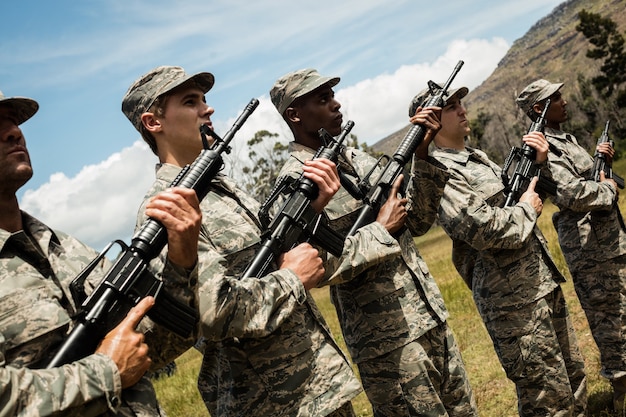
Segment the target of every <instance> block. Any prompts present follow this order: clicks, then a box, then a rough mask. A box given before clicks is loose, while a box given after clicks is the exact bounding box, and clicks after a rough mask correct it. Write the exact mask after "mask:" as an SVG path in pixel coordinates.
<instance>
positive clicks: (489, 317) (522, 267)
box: [432, 147, 586, 416]
mask: <svg viewBox="0 0 626 417" xmlns="http://www.w3.org/2000/svg"><path fill="white" fill-rule="evenodd" d="M432 156H433V157H435V158H436V159H438V160H439V161H440V162H441V163H443V164H444V165H446V166H447V167H448V170H449V173H450V179H449V180H448V182H447V184H446V187H445V190H444V194H443V197H442V199H441V206H440V209H439V220H440V223H441V225H442V227H443V228H444V229H445V230H446V232H447V233H448V235H449V236H450V237H451V238H452V239H453V242H454V246H453V254H452V259H453V262H454V264H455V266H456V268H457V271H458V272H459V274H461V275H462V276H463V279H464V280H465V282H466V283H467V284H468V285H469V286H470V289H471V290H472V293H473V297H474V301H475V303H476V306H477V308H478V311H479V313H480V315H481V317H482V319H483V321H484V322H485V325H486V327H487V330H488V331H489V334H490V336H491V338H492V340H493V341H494V346H495V347H496V351H497V352H498V355H499V358H500V362H501V363H502V366H503V367H504V368H505V371H506V372H507V376H509V378H511V380H513V382H515V384H516V387H517V396H518V406H519V412H520V415H522V416H536V415H546V414H548V415H572V414H571V413H574V415H584V412H585V407H586V380H585V378H584V363H583V361H582V357H581V356H580V352H579V350H578V347H577V344H576V342H575V335H574V333H573V331H572V329H571V326H570V325H567V324H563V323H564V322H565V323H567V322H568V320H569V318H568V313H567V308H566V306H565V304H564V301H563V305H562V308H561V307H560V308H559V309H556V308H552V307H553V303H551V302H550V301H549V297H552V296H553V293H554V292H555V291H557V290H558V289H559V284H558V283H559V282H563V281H564V280H565V278H564V277H563V275H562V274H561V273H560V272H559V271H558V269H557V268H556V266H555V265H554V262H553V260H552V258H551V256H550V254H549V252H548V249H547V245H546V240H545V238H544V237H543V235H542V234H541V232H540V231H539V228H538V227H537V226H536V221H537V214H536V212H535V210H534V209H533V208H532V207H531V206H530V204H528V203H518V204H516V205H515V206H513V207H505V208H501V207H502V206H503V204H504V200H505V197H504V193H503V189H504V186H503V184H502V180H501V176H500V173H501V170H500V167H498V166H497V165H496V164H494V163H493V162H491V161H490V160H489V159H488V158H487V156H486V155H485V154H484V153H483V152H482V151H479V150H476V149H472V148H469V147H468V148H466V149H465V150H461V151H460V150H454V149H441V148H435V149H434V150H433V153H432ZM548 169H549V167H548V166H547V165H546V166H544V167H542V171H543V170H548ZM468 273H470V274H471V275H470V276H468V275H467V274H468ZM546 303H547V304H548V305H549V306H551V308H544V305H545V304H546ZM539 331H540V332H543V333H541V334H542V342H541V343H542V345H541V347H540V348H537V349H539V350H540V351H541V352H542V355H538V354H537V352H538V350H536V349H535V348H534V347H533V345H532V343H533V341H535V340H536V338H537V332H539ZM531 348H533V349H531ZM509 359H510V360H509ZM548 360H549V361H548ZM555 361H556V362H555ZM554 363H558V364H559V366H558V367H554ZM547 367H548V368H549V367H552V368H551V369H552V371H551V372H550V374H549V375H550V378H547V377H546V375H545V370H546V369H547ZM555 373H558V375H559V376H558V378H557V377H556V375H555ZM548 379H550V381H548ZM559 381H561V382H563V384H561V386H558V383H559ZM529 385H532V389H531V388H529ZM555 385H557V388H555ZM555 389H558V391H559V392H563V393H566V395H568V394H567V393H569V397H568V401H566V402H564V401H563V400H562V399H561V398H560V396H554V395H552V392H553V390H555ZM538 393H539V394H538ZM565 403H567V404H565ZM546 409H549V410H552V411H551V412H549V413H546V412H545V410H546Z"/></svg>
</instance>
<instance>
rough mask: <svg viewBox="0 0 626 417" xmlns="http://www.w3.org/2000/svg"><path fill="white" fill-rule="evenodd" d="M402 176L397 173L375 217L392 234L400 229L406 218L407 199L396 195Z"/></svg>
mask: <svg viewBox="0 0 626 417" xmlns="http://www.w3.org/2000/svg"><path fill="white" fill-rule="evenodd" d="M403 178H404V176H403V175H402V174H400V175H398V178H396V181H395V182H394V183H393V186H392V187H391V191H390V192H389V198H388V199H387V201H385V204H383V206H382V207H381V208H380V211H379V212H378V216H377V217H376V221H377V222H378V223H380V224H382V225H383V226H384V227H385V229H387V231H388V232H389V233H390V234H394V233H395V232H397V231H398V230H400V229H401V228H402V227H403V226H404V223H405V222H406V218H407V212H406V203H407V199H406V198H400V197H398V193H399V192H400V186H401V185H402V179H403Z"/></svg>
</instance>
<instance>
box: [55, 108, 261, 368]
mask: <svg viewBox="0 0 626 417" xmlns="http://www.w3.org/2000/svg"><path fill="white" fill-rule="evenodd" d="M258 104H259V101H258V100H256V99H252V100H251V101H250V103H248V105H247V106H246V108H245V109H244V111H243V113H242V114H241V115H240V116H239V118H238V119H237V120H236V121H235V123H234V125H233V127H232V128H231V129H230V130H229V131H228V132H227V134H226V136H225V137H224V139H222V138H220V137H219V136H218V135H217V134H216V133H215V132H213V131H212V130H211V129H210V128H209V127H207V126H204V125H202V126H201V127H200V134H201V136H202V140H203V142H205V143H206V135H207V134H209V135H211V136H213V138H214V140H215V141H214V142H213V146H212V147H211V148H210V149H206V148H205V149H204V150H203V151H202V152H201V153H200V155H199V156H198V157H197V158H196V160H195V161H194V162H193V163H192V164H191V165H187V166H185V167H184V168H183V169H182V171H181V172H180V173H179V174H178V176H177V177H176V178H175V179H174V181H173V182H172V183H171V185H170V187H183V188H191V189H193V190H195V191H196V194H197V195H198V199H199V200H202V199H203V198H204V197H205V196H206V194H207V193H208V192H209V185H210V183H211V181H212V180H213V178H215V176H216V175H217V173H218V172H219V171H220V170H221V169H222V167H223V161H222V157H221V154H222V153H223V152H226V153H228V152H230V147H229V143H230V141H231V140H232V139H233V137H234V135H235V132H237V131H238V130H239V129H240V128H241V126H242V125H243V123H244V122H245V121H246V119H247V118H248V117H249V116H250V114H252V112H253V111H254V109H255V108H256V107H257V106H258ZM114 244H118V245H120V246H121V248H122V250H121V252H120V254H119V255H118V257H117V259H116V261H115V262H114V264H113V266H112V267H111V268H110V269H109V270H108V271H107V272H106V274H105V275H104V277H103V278H102V280H101V281H100V282H99V283H98V285H97V286H96V288H95V289H94V290H93V292H92V293H91V295H90V296H89V297H87V296H86V294H85V290H84V283H85V279H86V278H87V277H88V276H89V274H90V273H91V272H92V271H93V269H94V268H95V267H96V266H97V265H98V263H99V262H100V261H101V260H102V259H103V257H104V256H105V254H106V252H107V251H108V250H109V249H110V248H111V247H112V246H113V245H114ZM166 244H167V229H165V227H164V226H163V225H162V224H161V223H160V222H159V221H157V220H155V219H152V218H148V219H147V220H146V221H145V222H144V223H143V225H142V226H141V228H140V229H139V231H138V232H137V233H136V234H135V235H134V237H133V238H132V243H131V245H130V246H128V245H126V244H125V243H124V242H122V241H121V240H116V241H113V242H111V243H110V244H109V245H107V247H106V248H105V249H104V251H103V252H102V253H100V254H99V255H98V256H97V257H96V258H95V259H94V260H93V261H91V262H90V263H89V265H87V267H86V268H85V269H84V270H83V271H82V272H81V273H80V274H79V275H78V276H77V277H76V278H74V280H73V281H72V283H71V284H70V290H71V292H72V296H73V297H74V300H75V301H76V303H77V304H79V303H82V304H81V306H80V308H79V312H78V315H77V324H76V325H75V326H74V328H73V329H72V331H71V333H70V334H69V336H68V337H67V339H65V341H64V342H63V343H62V345H61V347H60V349H59V350H58V351H57V353H56V355H55V356H54V357H53V358H52V360H51V361H50V362H49V363H48V364H47V366H46V367H47V368H48V369H50V368H55V367H58V366H61V365H64V364H67V363H71V362H74V361H76V360H79V359H81V358H83V357H85V356H87V355H90V354H91V353H93V352H94V351H95V350H96V348H97V346H98V343H100V341H101V340H102V339H103V338H104V336H105V335H106V334H107V333H108V332H109V331H110V330H111V329H113V328H114V327H115V326H117V325H118V324H119V323H120V322H121V321H122V320H123V319H124V317H126V315H127V314H128V312H129V311H130V309H131V308H132V307H133V306H134V305H136V304H137V303H138V302H139V301H140V300H141V299H142V298H144V297H147V296H153V297H154V298H155V301H156V303H155V305H154V307H153V308H152V309H151V310H150V311H149V312H148V316H149V317H150V318H151V319H152V320H154V321H155V322H156V323H158V324H161V325H163V326H164V327H166V328H167V329H169V330H171V331H173V332H175V333H177V334H179V335H180V336H182V337H189V336H191V334H192V332H193V330H194V328H195V326H196V323H197V321H198V313H197V311H195V309H193V308H191V307H189V306H187V305H185V304H183V303H181V302H179V301H177V300H176V299H175V298H174V297H173V296H172V295H170V294H168V293H167V292H166V291H165V290H164V284H163V281H161V280H160V279H158V278H156V277H155V276H154V275H153V274H152V273H151V272H150V271H148V266H149V264H150V261H151V260H152V259H154V258H155V257H156V256H157V255H158V254H159V253H160V252H161V250H162V249H163V248H164V247H165V245H166Z"/></svg>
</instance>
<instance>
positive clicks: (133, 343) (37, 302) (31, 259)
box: [0, 93, 201, 417]
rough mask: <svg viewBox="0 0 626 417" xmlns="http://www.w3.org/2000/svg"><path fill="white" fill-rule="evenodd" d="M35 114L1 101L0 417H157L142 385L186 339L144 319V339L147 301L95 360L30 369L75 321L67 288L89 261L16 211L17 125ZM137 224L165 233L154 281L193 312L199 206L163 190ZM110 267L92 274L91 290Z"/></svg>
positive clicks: (74, 244) (28, 106) (187, 195)
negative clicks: (146, 222) (162, 260)
mask: <svg viewBox="0 0 626 417" xmlns="http://www.w3.org/2000/svg"><path fill="white" fill-rule="evenodd" d="M38 108H39V105H38V104H37V102H36V101H34V100H32V99H29V98H24V97H12V98H8V97H5V96H4V95H3V94H2V93H0V177H1V178H2V181H0V311H1V312H2V314H0V358H1V359H0V361H1V364H2V367H1V368H0V379H1V380H2V384H0V393H1V398H2V399H1V400H0V414H1V415H31V416H35V415H64V416H81V417H84V416H104V415H116V416H146V417H147V416H150V417H153V416H158V415H162V414H161V410H160V409H159V406H158V404H157V401H156V395H155V392H154V389H153V387H152V385H151V383H150V381H149V380H148V378H146V377H142V376H143V375H144V373H145V372H146V370H148V368H149V367H150V365H151V364H152V365H153V366H154V368H155V369H156V368H158V367H160V366H162V365H163V364H165V363H167V362H169V361H170V360H173V359H174V357H175V354H174V352H178V353H180V352H182V351H184V350H186V349H188V348H189V347H190V346H191V345H193V342H194V340H195V336H193V337H190V338H189V339H188V340H180V339H179V338H178V337H177V336H174V335H171V334H170V333H169V332H166V331H164V330H163V329H160V328H159V327H158V326H154V325H152V324H151V323H149V321H148V320H147V319H146V320H144V321H143V322H142V325H141V326H142V330H146V331H147V333H146V335H145V339H144V335H143V334H142V333H140V332H138V331H136V330H135V328H136V326H137V325H138V324H139V322H140V321H141V320H142V317H143V316H144V314H146V312H147V311H148V310H149V309H150V307H151V306H152V305H153V304H154V299H153V298H152V297H146V298H145V299H143V300H142V301H141V302H140V303H139V304H137V306H135V307H134V308H133V309H132V310H131V311H130V312H129V313H128V315H127V316H126V318H125V319H124V321H122V323H120V324H119V325H118V326H117V327H116V328H114V329H113V330H112V331H111V332H110V333H108V334H107V335H106V336H105V338H104V340H102V342H101V343H100V345H99V346H98V348H97V350H96V352H95V353H94V354H92V355H89V356H87V357H85V358H83V359H81V360H79V361H76V362H73V363H70V364H68V365H65V366H63V367H58V368H52V369H46V370H43V369H38V368H41V367H42V366H44V365H45V364H46V363H48V362H49V360H50V359H51V357H52V356H53V355H54V354H55V353H56V350H57V348H58V346H59V344H60V342H62V341H63V340H64V339H65V338H66V336H67V333H68V331H69V329H70V327H71V324H72V319H71V318H72V316H73V315H74V314H76V312H77V305H76V302H75V300H73V299H72V296H71V292H70V290H69V284H70V282H71V281H72V280H73V279H74V278H75V277H76V275H77V274H78V273H79V272H80V271H81V270H82V269H83V268H84V267H86V266H87V264H88V263H89V262H90V261H91V260H92V259H94V258H95V257H96V256H97V253H96V252H95V251H94V250H93V249H91V248H89V247H87V246H85V245H83V244H82V243H81V242H79V241H78V240H76V239H74V238H73V237H71V236H69V235H67V234H65V233H63V232H60V231H56V230H52V229H50V228H49V227H48V226H46V225H45V224H43V223H42V222H41V221H39V220H37V219H35V218H34V217H32V216H30V215H29V214H28V213H26V212H24V211H21V210H20V208H19V204H18V199H17V196H16V192H17V190H18V189H19V188H20V187H22V186H23V185H24V184H25V183H26V182H27V181H28V180H29V179H30V178H31V177H32V175H33V170H32V167H31V163H30V157H29V154H28V150H27V149H26V143H25V140H24V136H23V134H22V131H21V129H20V125H21V124H22V123H24V122H25V121H26V120H28V119H30V118H31V117H32V116H33V115H34V114H35V113H36V112H37V110H38ZM146 215H148V216H151V217H153V218H154V219H156V220H158V221H160V222H162V224H163V225H164V226H165V227H166V228H167V231H168V236H169V244H170V251H169V254H168V256H169V258H168V260H167V262H166V267H165V269H163V270H162V271H161V274H160V275H162V276H163V278H164V280H165V286H166V288H167V290H168V291H169V292H171V294H172V295H175V296H176V297H177V298H179V299H180V300H181V301H182V300H184V302H186V303H189V305H190V306H193V307H195V306H196V297H195V292H196V290H197V288H196V286H195V285H194V284H192V283H194V282H197V269H196V261H197V255H196V252H195V251H196V250H197V241H198V233H199V228H200V218H201V214H200V208H199V203H198V198H197V197H196V195H195V193H194V192H193V191H192V190H182V189H175V190H170V191H168V192H165V193H162V194H159V195H158V196H156V197H155V199H154V200H152V201H151V202H150V203H149V204H147V205H146ZM109 264H110V263H108V262H106V263H105V264H104V265H100V267H98V268H96V269H95V270H94V272H93V273H92V275H91V276H90V278H89V280H88V281H89V284H90V285H91V286H93V285H94V284H97V283H98V282H99V281H100V279H101V278H102V276H103V274H104V273H105V272H106V271H107V270H108V267H109ZM155 272H158V271H155ZM148 330H149V331H148ZM170 339H171V340H170ZM157 341H158V342H157ZM148 347H149V348H150V350H149V351H148ZM148 355H149V356H148Z"/></svg>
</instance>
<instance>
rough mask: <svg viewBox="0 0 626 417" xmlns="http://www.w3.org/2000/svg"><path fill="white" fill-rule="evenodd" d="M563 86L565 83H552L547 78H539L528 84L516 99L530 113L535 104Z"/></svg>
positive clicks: (520, 106) (521, 107)
mask: <svg viewBox="0 0 626 417" xmlns="http://www.w3.org/2000/svg"><path fill="white" fill-rule="evenodd" d="M561 87H563V83H551V82H550V81H547V80H537V81H533V82H532V83H530V84H528V86H526V88H524V90H522V92H521V93H520V95H519V96H518V97H517V98H516V99H515V102H516V103H517V105H518V106H519V108H520V109H522V110H523V111H524V112H525V113H526V114H529V113H530V112H531V111H532V109H533V106H534V105H535V104H537V103H539V102H540V101H541V100H544V99H546V98H548V97H550V96H551V95H552V94H554V93H556V92H557V91H559V89H560V88H561Z"/></svg>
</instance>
